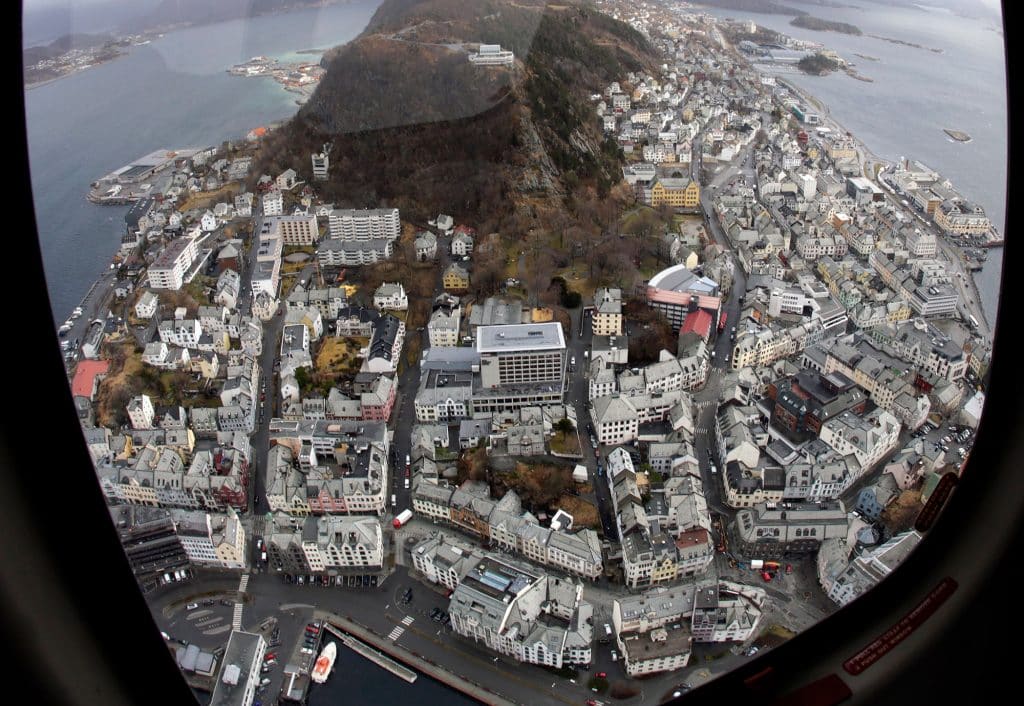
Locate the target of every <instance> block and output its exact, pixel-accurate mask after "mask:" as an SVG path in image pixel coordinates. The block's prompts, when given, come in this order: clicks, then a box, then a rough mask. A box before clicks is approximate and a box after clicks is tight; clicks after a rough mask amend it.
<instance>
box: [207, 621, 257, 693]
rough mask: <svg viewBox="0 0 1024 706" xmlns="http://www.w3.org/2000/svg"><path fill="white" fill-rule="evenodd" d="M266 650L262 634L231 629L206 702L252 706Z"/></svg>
mask: <svg viewBox="0 0 1024 706" xmlns="http://www.w3.org/2000/svg"><path fill="white" fill-rule="evenodd" d="M266 652H267V643H266V640H264V639H263V636H262V635H258V634H254V633H250V632H243V631H241V630H232V632H231V636H230V637H228V644H227V647H225V648H224V657H223V658H222V659H221V664H220V670H219V671H218V672H217V679H216V681H215V682H214V685H213V695H212V696H211V697H210V703H211V704H216V706H252V704H253V701H254V699H255V698H256V689H257V688H258V687H259V685H260V678H261V676H262V673H261V671H260V669H261V667H263V661H264V659H263V656H264V655H265V654H266Z"/></svg>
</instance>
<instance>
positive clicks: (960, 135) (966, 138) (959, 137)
mask: <svg viewBox="0 0 1024 706" xmlns="http://www.w3.org/2000/svg"><path fill="white" fill-rule="evenodd" d="M942 131H943V132H944V133H946V134H947V135H949V136H950V137H952V138H953V139H954V140H956V141H957V142H970V141H971V136H970V135H968V134H967V133H966V132H964V131H963V130H951V129H949V128H948V127H947V128H943V129H942Z"/></svg>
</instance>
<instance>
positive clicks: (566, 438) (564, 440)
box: [551, 431, 581, 454]
mask: <svg viewBox="0 0 1024 706" xmlns="http://www.w3.org/2000/svg"><path fill="white" fill-rule="evenodd" d="M551 450H552V451H554V452H555V453H560V454H579V453H580V451H581V450H580V440H579V437H578V436H577V434H576V432H575V431H572V432H570V433H569V434H564V433H562V432H556V433H555V435H554V436H552V437H551Z"/></svg>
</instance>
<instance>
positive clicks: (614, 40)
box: [255, 0, 660, 232]
mask: <svg viewBox="0 0 1024 706" xmlns="http://www.w3.org/2000/svg"><path fill="white" fill-rule="evenodd" d="M481 43H483V44H501V46H502V49H511V50H512V51H514V52H515V55H516V62H515V65H514V66H509V67H500V66H489V67H484V66H476V65H473V64H471V63H470V62H469V60H468V55H469V53H470V52H474V51H476V49H477V46H478V44H481ZM658 64H660V60H659V59H658V57H657V55H656V53H655V51H654V50H653V48H652V47H651V46H650V44H649V43H648V42H647V40H646V39H645V38H644V37H643V36H642V35H640V34H639V33H638V32H636V31H635V30H633V29H632V28H631V27H629V26H627V25H625V24H623V23H620V22H617V21H615V20H613V19H611V18H609V17H607V16H605V15H602V14H600V13H599V12H598V11H597V10H596V9H594V8H593V7H590V6H588V5H586V4H584V3H580V2H568V3H566V4H564V5H554V6H548V5H546V4H545V3H543V2H540V1H539V0H515V1H514V2H513V1H512V0H419V1H417V0H387V1H386V2H385V3H384V4H383V5H381V7H380V8H379V9H378V10H377V13H376V14H375V15H374V17H373V19H372V20H371V22H370V24H369V26H368V27H367V29H366V30H365V31H364V32H363V34H362V35H360V37H359V38H357V39H356V40H354V41H353V42H351V43H349V44H347V45H345V46H343V47H340V48H338V49H336V50H334V51H332V52H330V53H329V55H328V56H326V57H325V66H326V68H327V73H326V75H325V76H324V77H323V79H322V80H321V82H320V85H319V86H318V88H317V90H316V92H315V93H314V95H313V96H312V97H311V98H310V100H309V101H308V102H307V103H306V105H305V106H303V108H302V109H301V110H300V111H299V114H298V115H297V116H296V117H295V118H294V119H293V120H292V121H290V122H289V123H288V124H287V125H286V126H285V127H284V128H282V129H281V130H279V131H277V132H276V133H274V134H273V135H271V137H270V138H268V141H267V144H266V145H265V147H264V149H263V150H262V151H261V152H262V154H261V158H260V161H259V163H258V164H257V170H255V175H256V176H258V175H259V174H260V173H268V174H277V173H279V172H280V171H282V170H284V169H285V168H287V167H289V166H290V167H293V168H295V169H296V171H298V172H299V174H300V175H301V176H302V178H305V179H310V178H311V176H312V175H311V166H310V158H309V155H310V153H312V152H314V151H319V149H320V147H321V145H322V144H323V143H324V142H331V143H332V145H333V147H332V150H331V153H330V157H331V168H330V180H329V181H328V182H327V183H321V184H320V185H318V188H320V189H321V191H322V192H323V194H324V197H325V199H326V200H328V201H334V202H335V203H336V204H337V205H341V206H349V207H357V208H362V207H378V206H383V205H388V206H397V207H398V208H400V209H402V215H403V217H404V218H408V219H412V220H420V221H425V220H426V219H427V218H429V217H432V216H434V215H436V214H437V213H438V212H445V213H451V214H452V215H454V216H455V217H456V219H457V220H466V221H469V222H472V223H475V224H477V225H478V226H480V227H481V228H482V229H491V228H493V229H495V230H496V229H498V228H499V227H500V225H501V224H502V221H503V219H505V218H506V217H507V216H509V214H511V213H512V212H513V211H515V210H516V209H517V208H519V209H522V208H523V207H525V206H526V204H530V205H529V208H530V209H531V210H532V211H533V212H536V211H537V207H538V205H540V206H541V207H543V205H544V204H545V203H548V204H555V203H558V204H559V205H561V203H563V202H564V201H565V200H566V199H567V197H569V196H571V195H572V194H573V193H574V192H576V191H578V190H581V189H594V190H597V192H598V193H601V194H607V192H608V190H609V189H610V188H611V187H612V186H613V185H614V184H616V183H618V182H619V181H620V180H621V171H620V164H621V160H622V155H621V151H620V150H619V148H618V145H617V144H616V143H615V142H614V141H613V140H605V139H604V136H603V135H602V132H601V126H600V122H599V119H598V117H597V115H596V113H595V110H594V103H593V102H591V101H590V100H589V98H590V95H591V94H593V93H596V92H599V91H600V90H602V89H603V88H604V86H606V85H607V84H608V83H609V82H611V81H622V80H623V79H624V78H625V76H626V74H627V73H628V72H630V71H639V70H646V71H651V72H653V71H654V69H655V67H656V66H657V65H658ZM542 210H543V209H542ZM485 232H486V230H485Z"/></svg>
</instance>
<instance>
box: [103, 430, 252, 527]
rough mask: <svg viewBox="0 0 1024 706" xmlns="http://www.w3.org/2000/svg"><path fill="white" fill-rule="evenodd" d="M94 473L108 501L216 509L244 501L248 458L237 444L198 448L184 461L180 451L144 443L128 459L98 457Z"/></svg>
mask: <svg viewBox="0 0 1024 706" xmlns="http://www.w3.org/2000/svg"><path fill="white" fill-rule="evenodd" d="M96 475H97V477H98V478H99V481H100V488H101V490H102V491H103V494H104V496H105V497H106V498H107V501H108V502H110V503H111V504H128V505H148V506H151V507H165V508H181V509H190V510H210V511H218V512H223V511H224V510H225V509H226V508H228V507H233V508H235V509H238V510H242V509H244V508H245V507H246V506H247V491H246V489H247V487H248V483H249V461H248V459H247V458H246V457H245V455H243V454H242V453H241V451H239V450H238V449H235V448H218V449H215V450H208V451H202V452H199V453H196V454H194V456H193V458H192V461H191V463H190V464H189V465H188V466H186V465H185V463H184V461H183V460H182V454H181V452H180V451H178V450H176V449H174V448H170V447H166V446H164V447H160V446H146V447H144V448H142V449H141V450H139V451H138V453H137V454H136V455H135V457H134V458H131V459H128V460H118V459H108V460H103V461H100V462H97V463H96Z"/></svg>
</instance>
